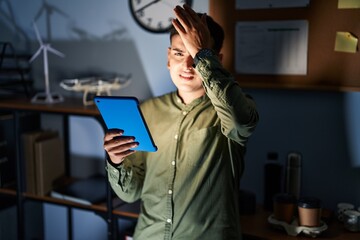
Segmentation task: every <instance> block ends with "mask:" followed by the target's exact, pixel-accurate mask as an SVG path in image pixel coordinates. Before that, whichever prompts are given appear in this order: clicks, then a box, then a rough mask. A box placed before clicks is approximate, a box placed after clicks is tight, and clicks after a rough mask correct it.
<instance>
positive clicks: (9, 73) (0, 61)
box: [0, 42, 33, 97]
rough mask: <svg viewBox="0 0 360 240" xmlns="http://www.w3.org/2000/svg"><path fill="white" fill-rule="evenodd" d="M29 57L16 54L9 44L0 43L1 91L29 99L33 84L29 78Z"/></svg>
mask: <svg viewBox="0 0 360 240" xmlns="http://www.w3.org/2000/svg"><path fill="white" fill-rule="evenodd" d="M30 57H31V56H30V55H27V54H18V53H17V52H16V50H15V48H14V47H13V45H12V44H11V43H9V42H0V87H1V88H2V90H3V91H4V90H6V91H7V92H8V93H11V94H23V95H25V96H27V97H29V95H30V92H31V88H32V84H33V80H32V79H31V77H30V65H29V59H30ZM0 94H2V93H0Z"/></svg>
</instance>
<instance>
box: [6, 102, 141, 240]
mask: <svg viewBox="0 0 360 240" xmlns="http://www.w3.org/2000/svg"><path fill="white" fill-rule="evenodd" d="M0 110H4V111H8V112H12V114H13V115H14V121H13V122H14V132H15V142H16V177H17V181H16V189H10V188H0V194H4V195H7V196H13V197H16V205H17V224H18V234H19V235H18V239H24V237H25V236H24V206H23V205H24V204H23V203H24V201H25V200H31V201H39V202H44V203H51V204H56V205H61V206H66V207H67V208H68V226H69V233H68V238H69V239H72V234H71V232H72V229H71V214H70V213H71V209H72V208H77V209H83V210H88V211H93V212H96V213H99V214H100V215H101V216H103V217H104V219H105V221H106V223H107V225H108V239H116V235H117V225H116V223H117V222H116V219H117V218H118V217H119V218H122V217H124V218H132V219H136V218H137V216H138V211H139V203H135V204H132V205H130V206H128V207H125V206H124V205H125V204H121V203H120V204H119V202H118V201H119V199H117V198H113V192H112V189H111V187H110V185H109V184H108V181H106V195H107V197H106V202H105V203H103V204H99V205H94V204H93V205H83V204H79V203H76V202H72V201H67V200H62V199H57V198H52V197H50V196H37V195H34V194H29V193H27V192H26V191H25V188H24V186H25V181H24V178H23V176H25V175H24V173H23V167H22V166H24V162H23V157H22V156H21V149H20V132H19V127H20V126H19V115H20V114H22V113H24V112H34V113H39V114H41V113H46V114H58V115H61V116H63V130H64V139H65V140H64V143H65V144H64V147H65V161H66V162H65V166H66V167H65V173H66V175H69V172H70V169H69V165H70V164H69V157H70V153H69V142H68V141H66V139H68V138H69V132H68V131H69V126H68V124H69V116H72V115H77V116H87V117H93V118H94V119H96V120H98V121H99V123H100V124H101V125H102V126H103V127H104V124H103V122H102V119H101V118H100V115H99V113H98V111H97V109H96V108H95V107H94V106H83V104H82V101H81V99H68V98H67V99H65V101H64V102H62V103H57V104H32V103H31V102H30V100H29V99H10V100H5V99H3V100H0ZM114 206H119V207H118V208H114ZM129 209H130V210H129Z"/></svg>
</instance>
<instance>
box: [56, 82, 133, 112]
mask: <svg viewBox="0 0 360 240" xmlns="http://www.w3.org/2000/svg"><path fill="white" fill-rule="evenodd" d="M130 78H131V76H130V75H129V76H126V77H115V78H113V79H108V80H105V79H101V78H98V77H89V78H82V79H78V78H75V79H64V80H63V81H61V83H60V86H61V87H62V88H64V89H65V90H69V91H76V92H84V95H83V104H84V105H85V106H88V105H92V104H94V101H93V99H92V97H93V96H94V95H103V96H104V95H105V96H111V90H118V89H121V88H125V87H127V86H128V85H129V84H130V82H131V79H130Z"/></svg>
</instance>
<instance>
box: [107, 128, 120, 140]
mask: <svg viewBox="0 0 360 240" xmlns="http://www.w3.org/2000/svg"><path fill="white" fill-rule="evenodd" d="M123 133H124V131H123V130H121V129H109V130H108V131H107V132H106V133H105V136H104V142H106V141H109V140H111V139H113V138H114V137H117V136H121V135H122V134H123Z"/></svg>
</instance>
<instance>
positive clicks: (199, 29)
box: [172, 4, 211, 57]
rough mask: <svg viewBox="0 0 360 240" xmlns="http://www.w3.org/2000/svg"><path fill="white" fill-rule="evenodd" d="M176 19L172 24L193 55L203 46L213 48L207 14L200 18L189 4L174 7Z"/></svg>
mask: <svg viewBox="0 0 360 240" xmlns="http://www.w3.org/2000/svg"><path fill="white" fill-rule="evenodd" d="M174 13H175V16H176V19H173V21H172V24H173V26H174V28H175V29H176V31H177V32H178V33H179V35H180V37H181V39H182V41H183V43H184V45H185V47H186V49H187V51H188V52H189V54H190V55H191V56H192V57H195V55H196V53H197V52H198V51H199V50H200V49H203V48H211V35H210V31H209V29H208V26H207V23H206V14H203V16H202V17H201V18H200V17H199V16H198V14H197V13H196V12H195V11H194V10H193V9H192V8H191V7H190V6H188V5H186V4H185V5H184V6H183V7H181V6H176V7H175V8H174Z"/></svg>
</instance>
